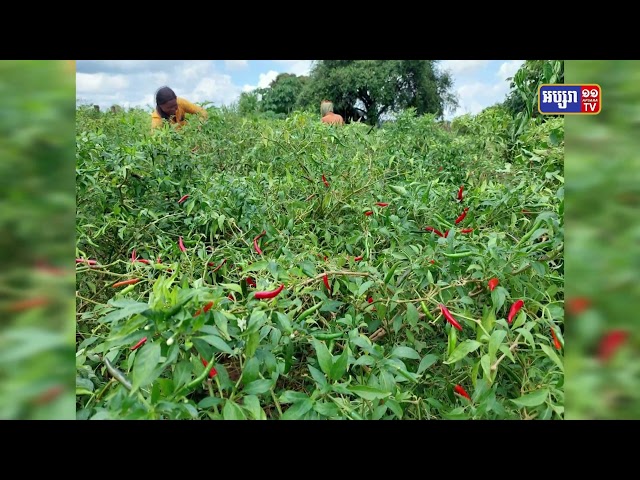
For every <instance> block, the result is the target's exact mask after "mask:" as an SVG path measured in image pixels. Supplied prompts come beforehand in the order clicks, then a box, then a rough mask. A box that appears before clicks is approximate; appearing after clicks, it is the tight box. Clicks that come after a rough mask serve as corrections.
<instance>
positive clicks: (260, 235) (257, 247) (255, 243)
mask: <svg viewBox="0 0 640 480" xmlns="http://www.w3.org/2000/svg"><path fill="white" fill-rule="evenodd" d="M266 233H267V232H266V230H263V231H262V233H260V234H259V235H258V236H256V238H254V239H253V248H255V249H256V252H258V255H262V250H260V247H259V246H258V240H259V239H260V237H262V236H263V235H264V234H266Z"/></svg>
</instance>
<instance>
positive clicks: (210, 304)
mask: <svg viewBox="0 0 640 480" xmlns="http://www.w3.org/2000/svg"><path fill="white" fill-rule="evenodd" d="M211 307H213V302H209V303H207V304H206V305H205V306H204V307H203V308H202V309H200V308H199V309H198V311H196V313H194V314H193V316H194V317H197V316H198V315H200V314H201V313H207V312H208V311H209V310H211Z"/></svg>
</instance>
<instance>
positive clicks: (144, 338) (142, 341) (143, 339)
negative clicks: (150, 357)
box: [131, 337, 147, 351]
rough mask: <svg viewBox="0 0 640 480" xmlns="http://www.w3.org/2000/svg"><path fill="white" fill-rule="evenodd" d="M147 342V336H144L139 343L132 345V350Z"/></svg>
mask: <svg viewBox="0 0 640 480" xmlns="http://www.w3.org/2000/svg"><path fill="white" fill-rule="evenodd" d="M146 342H147V337H142V339H141V340H140V341H139V342H138V343H136V344H135V345H134V346H133V347H131V351H134V350H137V349H139V348H140V347H141V346H142V345H144V344H145V343H146Z"/></svg>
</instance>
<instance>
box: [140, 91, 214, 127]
mask: <svg viewBox="0 0 640 480" xmlns="http://www.w3.org/2000/svg"><path fill="white" fill-rule="evenodd" d="M187 113H196V114H198V115H199V116H200V118H202V119H207V118H208V116H209V115H208V114H207V111H206V110H205V109H204V108H202V107H199V106H198V105H194V104H193V103H191V102H189V101H188V100H185V99H184V98H181V97H178V96H176V94H175V92H174V91H173V90H171V89H170V88H169V87H161V88H159V89H158V91H157V92H156V108H155V110H154V111H153V113H151V130H153V129H154V128H158V127H161V126H162V125H163V121H164V120H166V121H167V122H169V123H170V124H172V125H176V128H177V129H179V128H180V127H181V126H182V125H184V124H185V123H186V119H185V115H186V114H187Z"/></svg>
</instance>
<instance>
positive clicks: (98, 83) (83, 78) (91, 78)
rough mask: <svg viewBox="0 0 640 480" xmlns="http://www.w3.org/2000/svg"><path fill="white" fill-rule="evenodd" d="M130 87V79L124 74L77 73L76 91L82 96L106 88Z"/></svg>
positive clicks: (119, 88)
mask: <svg viewBox="0 0 640 480" xmlns="http://www.w3.org/2000/svg"><path fill="white" fill-rule="evenodd" d="M128 87H129V79H128V78H127V77H126V76H124V75H107V74H104V73H95V74H88V73H77V74H76V92H77V95H79V96H81V95H83V94H87V93H99V92H101V91H104V90H121V89H126V88H128Z"/></svg>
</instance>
